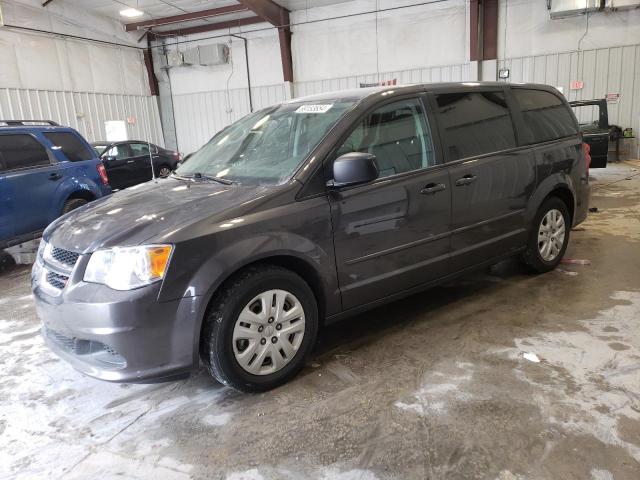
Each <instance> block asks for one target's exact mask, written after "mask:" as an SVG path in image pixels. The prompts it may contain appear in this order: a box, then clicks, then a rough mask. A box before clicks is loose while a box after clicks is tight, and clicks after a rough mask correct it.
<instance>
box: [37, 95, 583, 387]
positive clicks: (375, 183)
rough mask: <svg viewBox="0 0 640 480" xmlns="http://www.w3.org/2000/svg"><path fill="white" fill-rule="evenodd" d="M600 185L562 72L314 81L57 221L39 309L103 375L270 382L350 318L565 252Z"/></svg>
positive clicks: (71, 354) (48, 243)
mask: <svg viewBox="0 0 640 480" xmlns="http://www.w3.org/2000/svg"><path fill="white" fill-rule="evenodd" d="M589 188H590V187H589V178H588V173H587V165H586V158H585V154H584V147H583V143H582V135H581V133H580V132H579V129H578V123H577V121H576V118H575V115H574V114H573V112H572V110H571V108H570V107H569V104H568V103H567V101H566V100H565V98H564V97H563V96H562V95H561V94H560V93H559V92H558V91H557V90H556V89H555V88H553V87H549V86H544V85H506V84H503V83H476V82H473V83H458V84H451V83H449V84H446V83H445V84H429V85H414V86H406V87H396V86H394V87H385V88H375V89H359V90H352V91H345V92H338V93H333V94H323V95H318V96H313V97H306V98H301V99H296V100H292V101H290V102H287V103H283V104H281V105H276V106H273V107H270V108H267V109H263V110H260V111H258V112H255V113H253V114H251V115H249V116H247V117H245V118H243V119H241V120H239V121H238V122H236V123H234V124H233V125H231V126H229V127H228V128H226V129H225V130H223V131H221V132H219V133H218V134H216V135H215V136H214V137H213V138H212V139H211V140H210V141H209V142H208V143H207V144H206V145H205V146H203V147H202V148H201V149H200V150H198V151H197V152H195V153H194V154H193V155H192V156H191V158H189V160H188V161H187V162H186V163H184V164H183V165H182V166H180V167H179V168H178V169H177V171H176V172H175V173H174V174H172V175H171V176H169V177H168V178H166V179H162V180H159V181H158V182H157V184H152V183H149V184H145V185H141V186H140V187H139V188H135V189H128V190H124V191H122V192H118V193H116V194H114V195H113V197H112V198H110V199H109V200H108V201H105V202H101V204H100V205H95V206H94V207H93V208H87V209H84V210H83V211H81V212H78V213H77V214H72V215H70V216H67V217H65V218H64V219H61V220H60V221H58V222H56V223H55V224H53V225H51V226H50V227H49V228H48V229H47V230H46V231H45V233H44V240H45V241H44V242H42V249H41V251H40V253H39V255H38V261H37V262H36V264H35V265H34V268H33V273H32V288H33V292H34V298H35V302H36V309H37V312H38V315H39V317H40V318H41V320H42V322H43V325H44V328H43V334H44V337H45V340H46V342H47V344H48V345H49V347H50V348H51V349H52V350H53V351H55V352H56V353H57V354H58V355H60V356H61V357H62V358H64V359H65V360H67V361H69V362H70V363H71V364H72V365H73V366H74V367H75V368H77V369H79V370H80V371H82V372H84V373H86V374H88V375H91V376H94V377H97V378H100V379H103V380H110V381H119V382H131V381H150V380H154V381H155V380H158V379H169V378H173V377H174V376H175V375H182V374H185V373H187V372H190V371H192V370H194V369H196V368H198V366H199V362H200V359H202V361H203V363H204V364H205V365H206V367H207V369H208V370H209V372H210V373H211V374H212V375H213V376H214V377H215V378H216V379H218V380H219V381H220V382H222V383H224V384H225V385H229V386H232V387H234V388H237V389H239V390H244V391H262V390H267V389H269V388H273V387H275V386H277V385H279V384H282V383H283V382H285V381H286V380H288V379H290V378H291V377H292V376H293V375H295V374H296V373H297V372H298V371H300V369H301V368H302V367H303V365H304V363H305V359H306V358H307V356H308V355H309V354H310V352H311V350H312V349H313V347H314V344H315V341H316V335H317V333H318V330H319V329H320V328H322V327H323V326H324V325H327V324H329V323H331V322H334V321H337V320H340V319H343V318H346V317H348V316H350V315H353V314H356V313H359V312H362V311H364V310H367V309H370V308H373V307H375V306H378V305H381V304H384V303H387V302H390V301H393V300H397V299H400V298H402V297H405V296H407V295H410V294H412V293H415V292H418V291H421V290H424V289H425V288H427V287H430V286H432V285H435V284H437V283H439V282H443V281H445V280H448V279H451V278H453V277H455V276H458V275H462V274H464V273H466V272H469V271H471V270H474V269H477V268H482V267H485V266H488V265H491V264H493V263H496V262H498V261H500V260H502V259H504V258H507V257H511V256H519V257H520V258H521V259H522V260H523V261H524V263H525V264H526V265H527V266H528V268H530V269H531V270H532V271H533V272H540V273H541V272H547V271H550V270H552V269H553V268H555V267H556V266H557V265H558V263H559V262H560V260H561V259H562V256H563V255H564V252H565V249H566V248H567V244H568V241H569V233H570V231H571V228H572V227H573V226H575V225H577V224H579V223H580V222H582V221H583V220H584V219H585V218H586V216H587V211H588V198H589ZM60 258H64V261H63V262H59V261H58V260H57V259H60ZM51 273H55V275H58V276H56V277H55V278H53V279H51V277H50V275H51Z"/></svg>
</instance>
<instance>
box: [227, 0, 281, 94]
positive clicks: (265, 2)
mask: <svg viewBox="0 0 640 480" xmlns="http://www.w3.org/2000/svg"><path fill="white" fill-rule="evenodd" d="M237 1H238V2H239V3H241V4H242V5H244V6H245V7H247V8H249V9H250V10H252V11H253V13H255V14H256V15H258V16H260V17H262V18H264V19H265V20H266V21H267V22H269V23H270V24H271V25H273V26H274V27H276V28H277V29H278V36H279V38H280V58H281V60H282V76H283V77H284V81H285V82H293V59H292V56H291V28H290V26H289V24H290V20H289V10H287V9H286V8H283V7H281V6H280V5H278V4H277V3H274V2H272V1H271V0H237Z"/></svg>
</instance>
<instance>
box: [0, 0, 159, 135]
mask: <svg viewBox="0 0 640 480" xmlns="http://www.w3.org/2000/svg"><path fill="white" fill-rule="evenodd" d="M41 3H42V2H40V1H24V2H9V1H3V2H0V8H1V9H2V18H3V20H4V24H5V25H6V26H5V27H0V63H1V64H2V65H3V68H2V69H0V118H2V119H47V120H54V121H56V122H58V123H60V124H61V125H68V126H71V127H73V128H75V129H77V130H78V131H79V132H80V133H81V134H82V135H83V136H84V137H85V138H86V139H87V140H89V141H90V142H91V141H96V140H103V139H105V137H106V132H105V125H104V122H105V121H107V120H123V121H125V122H126V124H127V131H128V135H129V138H130V139H142V140H149V141H151V142H153V143H157V144H160V145H164V140H163V135H162V129H161V126H160V116H159V112H158V104H157V101H156V98H155V97H153V96H151V95H150V91H149V85H148V80H147V76H146V70H145V66H144V61H143V54H142V51H141V50H140V49H139V48H130V47H129V46H126V45H135V40H136V39H132V37H130V36H129V35H128V34H126V33H125V32H124V31H123V28H122V25H121V24H120V23H119V22H116V21H112V20H109V19H106V18H104V17H99V16H96V15H91V14H89V13H86V12H83V11H77V9H75V10H72V9H70V7H69V6H68V5H65V3H64V2H55V3H52V4H51V5H50V6H49V7H47V8H46V9H43V8H42V6H41ZM10 25H15V26H27V25H28V26H29V28H32V29H38V30H45V31H53V32H56V33H64V34H67V35H75V36H82V37H89V38H92V39H97V40H102V41H104V42H109V43H111V42H113V44H105V43H97V42H91V41H85V40H79V39H70V38H68V37H62V36H53V35H49V34H41V33H36V32H29V31H25V30H21V29H13V28H10V27H8V26H10ZM88 26H89V27H88ZM136 47H137V45H136ZM127 120H128V122H127Z"/></svg>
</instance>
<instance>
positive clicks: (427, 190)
mask: <svg viewBox="0 0 640 480" xmlns="http://www.w3.org/2000/svg"><path fill="white" fill-rule="evenodd" d="M446 188H447V186H446V185H445V184H444V183H430V184H429V185H425V186H424V188H423V189H422V190H420V193H421V194H422V195H433V194H434V193H438V192H441V191H442V190H446Z"/></svg>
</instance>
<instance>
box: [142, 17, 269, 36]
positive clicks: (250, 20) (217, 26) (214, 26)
mask: <svg viewBox="0 0 640 480" xmlns="http://www.w3.org/2000/svg"><path fill="white" fill-rule="evenodd" d="M262 22H264V19H262V18H261V17H247V18H239V19H237V20H229V21H227V22H218V23H211V24H208V25H198V26H196V27H186V28H176V29H174V30H159V31H158V30H155V31H151V32H149V33H151V35H154V36H156V37H162V36H166V35H191V34H192V33H202V32H211V31H214V30H224V29H227V28H233V27H242V26H243V25H252V24H254V23H262Z"/></svg>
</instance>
